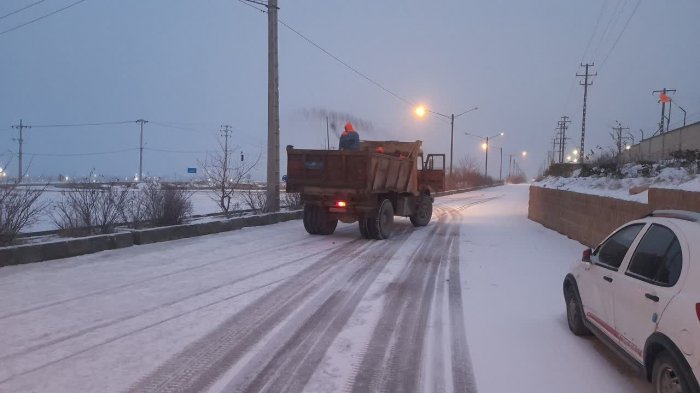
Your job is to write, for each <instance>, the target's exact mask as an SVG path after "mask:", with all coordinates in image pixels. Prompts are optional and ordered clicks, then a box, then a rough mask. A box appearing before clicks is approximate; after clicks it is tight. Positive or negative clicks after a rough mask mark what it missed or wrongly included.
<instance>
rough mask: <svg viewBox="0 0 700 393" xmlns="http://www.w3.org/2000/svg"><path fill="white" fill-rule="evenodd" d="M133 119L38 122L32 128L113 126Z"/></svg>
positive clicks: (127, 122)
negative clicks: (60, 122)
mask: <svg viewBox="0 0 700 393" xmlns="http://www.w3.org/2000/svg"><path fill="white" fill-rule="evenodd" d="M133 122H134V121H133V120H124V121H105V122H100V123H76V124H39V125H32V128H67V127H97V126H113V125H119V124H132V123H133Z"/></svg>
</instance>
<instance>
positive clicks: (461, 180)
mask: <svg viewBox="0 0 700 393" xmlns="http://www.w3.org/2000/svg"><path fill="white" fill-rule="evenodd" d="M492 182H493V180H492V179H491V178H490V177H485V176H484V174H483V173H482V171H481V168H480V167H479V165H478V164H477V163H476V161H475V160H474V159H473V158H471V157H469V156H464V157H462V158H460V160H459V164H457V166H456V167H455V168H454V170H453V171H452V175H451V176H449V175H448V177H447V186H448V188H466V187H474V186H481V185H486V184H490V183H492Z"/></svg>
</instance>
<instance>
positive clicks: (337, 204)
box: [335, 201, 348, 207]
mask: <svg viewBox="0 0 700 393" xmlns="http://www.w3.org/2000/svg"><path fill="white" fill-rule="evenodd" d="M347 205H348V203H347V202H345V201H338V202H336V203H335V206H337V207H346V206H347Z"/></svg>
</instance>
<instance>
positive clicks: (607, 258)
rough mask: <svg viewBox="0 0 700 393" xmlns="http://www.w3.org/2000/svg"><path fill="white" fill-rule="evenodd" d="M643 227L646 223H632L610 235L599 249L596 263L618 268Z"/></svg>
mask: <svg viewBox="0 0 700 393" xmlns="http://www.w3.org/2000/svg"><path fill="white" fill-rule="evenodd" d="M643 227H644V224H632V225H629V226H626V227H624V228H622V229H620V230H619V231H617V232H616V233H615V234H614V235H612V236H610V237H609V238H608V240H606V241H605V243H603V245H602V246H601V247H600V249H599V250H598V253H597V256H598V258H597V261H596V264H597V265H602V266H604V267H607V268H611V269H614V270H617V269H618V268H619V267H620V264H622V260H623V259H625V255H626V254H627V250H629V248H630V246H631V245H632V242H634V239H635V238H636V237H637V235H638V234H639V231H641V230H642V228H643Z"/></svg>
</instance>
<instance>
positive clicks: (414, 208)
mask: <svg viewBox="0 0 700 393" xmlns="http://www.w3.org/2000/svg"><path fill="white" fill-rule="evenodd" d="M421 144H422V142H421V141H415V142H397V141H363V142H361V143H360V149H359V150H306V149H295V148H294V147H293V146H287V192H295V193H300V194H301V196H302V200H303V201H304V228H305V229H306V231H307V232H308V233H310V234H312V235H330V234H332V233H333V232H334V231H335V228H336V226H337V225H338V221H341V222H344V223H352V222H355V221H357V222H359V227H360V233H362V236H364V237H365V238H367V239H378V240H380V239H387V238H389V237H390V236H391V231H392V227H393V223H394V216H402V217H409V218H410V220H411V223H413V225H414V226H425V225H428V223H429V222H430V217H431V216H432V212H433V198H434V194H435V193H436V192H438V191H443V190H444V188H445V155H444V154H429V155H427V156H426V157H424V156H423V153H422V150H421Z"/></svg>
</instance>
